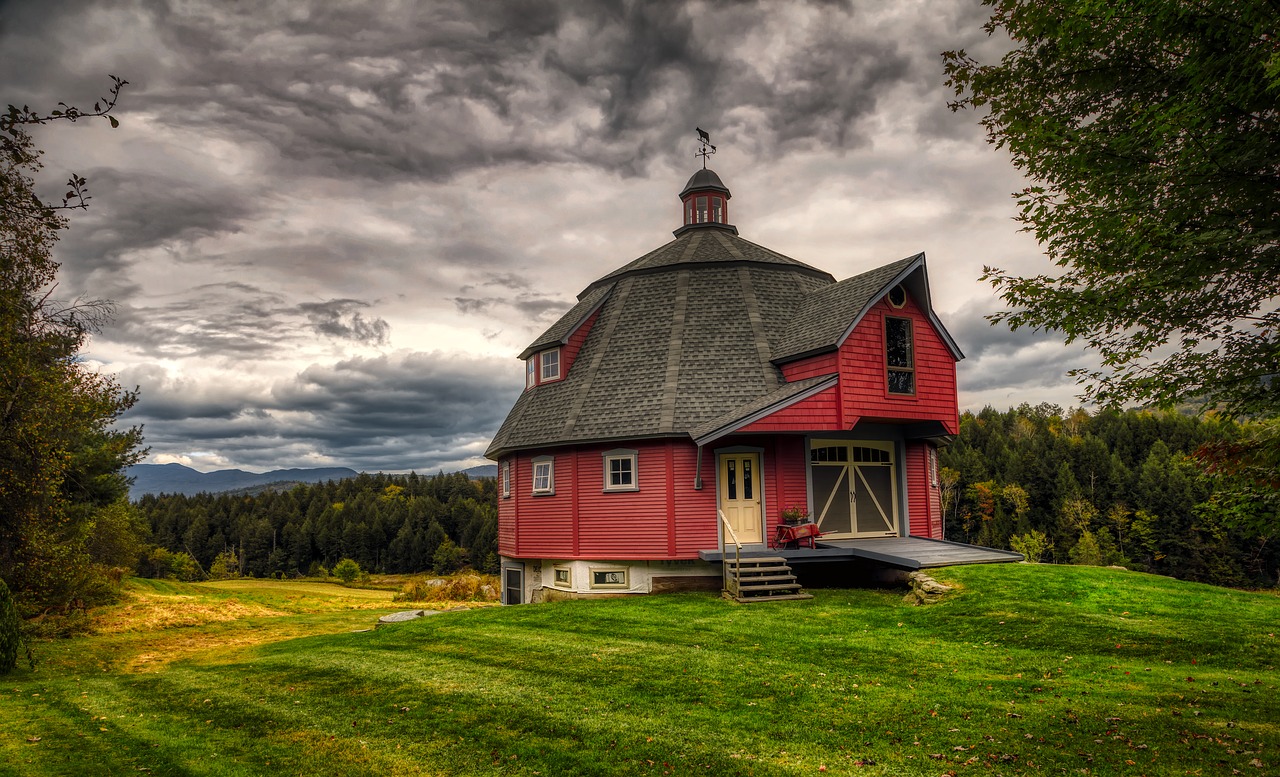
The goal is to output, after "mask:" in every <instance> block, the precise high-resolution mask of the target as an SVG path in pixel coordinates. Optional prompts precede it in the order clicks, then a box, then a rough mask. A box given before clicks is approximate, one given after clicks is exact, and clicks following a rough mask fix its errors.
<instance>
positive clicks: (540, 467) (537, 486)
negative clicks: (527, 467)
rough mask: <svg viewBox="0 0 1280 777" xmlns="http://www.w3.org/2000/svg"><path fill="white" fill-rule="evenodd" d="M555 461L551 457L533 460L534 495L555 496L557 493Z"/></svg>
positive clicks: (540, 457)
mask: <svg viewBox="0 0 1280 777" xmlns="http://www.w3.org/2000/svg"><path fill="white" fill-rule="evenodd" d="M555 463H556V462H555V459H554V458H553V457H551V456H539V457H538V458H536V459H534V460H533V493H535V494H554V493H555V492H556V474H555Z"/></svg>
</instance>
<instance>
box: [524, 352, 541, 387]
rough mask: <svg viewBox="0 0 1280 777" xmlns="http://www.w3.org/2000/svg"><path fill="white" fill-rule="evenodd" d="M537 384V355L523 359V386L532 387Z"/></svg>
mask: <svg viewBox="0 0 1280 777" xmlns="http://www.w3.org/2000/svg"><path fill="white" fill-rule="evenodd" d="M536 385H538V357H537V356H530V357H529V358H528V359H525V360H524V387H525V388H533V387H534V386H536Z"/></svg>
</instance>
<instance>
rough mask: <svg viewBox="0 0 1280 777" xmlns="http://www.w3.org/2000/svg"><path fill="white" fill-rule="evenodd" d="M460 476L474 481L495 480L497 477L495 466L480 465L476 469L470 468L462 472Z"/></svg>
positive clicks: (496, 467) (496, 466)
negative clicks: (477, 479) (480, 479)
mask: <svg viewBox="0 0 1280 777" xmlns="http://www.w3.org/2000/svg"><path fill="white" fill-rule="evenodd" d="M462 474H464V475H466V476H467V477H469V478H471V479H472V480H475V479H476V478H496V477H497V476H498V465H497V464H481V465H480V466H478V467H471V468H469V469H464V470H462Z"/></svg>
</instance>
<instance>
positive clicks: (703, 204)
mask: <svg viewBox="0 0 1280 777" xmlns="http://www.w3.org/2000/svg"><path fill="white" fill-rule="evenodd" d="M697 200H698V221H697V223H698V224H705V223H707V198H706V197H698V198H697Z"/></svg>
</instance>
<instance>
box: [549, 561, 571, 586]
mask: <svg viewBox="0 0 1280 777" xmlns="http://www.w3.org/2000/svg"><path fill="white" fill-rule="evenodd" d="M552 575H553V577H552V582H553V583H554V584H555V585H556V587H557V588H573V569H572V568H570V567H560V566H558V567H556V568H555V569H554V570H553V571H552Z"/></svg>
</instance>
